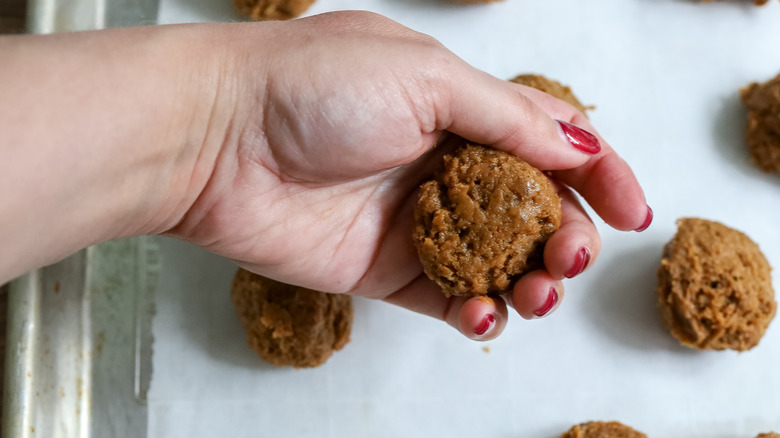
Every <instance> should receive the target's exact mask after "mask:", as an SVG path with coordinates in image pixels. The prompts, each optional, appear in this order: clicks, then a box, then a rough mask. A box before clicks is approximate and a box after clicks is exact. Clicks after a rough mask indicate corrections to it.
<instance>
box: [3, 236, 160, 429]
mask: <svg viewBox="0 0 780 438" xmlns="http://www.w3.org/2000/svg"><path fill="white" fill-rule="evenodd" d="M159 271H160V269H159V258H158V253H157V246H156V244H155V242H154V241H153V239H152V238H148V237H143V238H132V239H123V240H118V241H113V242H108V243H104V244H101V245H98V246H95V247H91V248H88V249H86V250H83V251H80V252H79V253H77V254H75V255H73V256H71V257H68V258H67V259H65V260H63V261H61V262H59V263H56V264H54V265H52V266H48V267H45V268H42V269H38V270H35V271H32V272H29V273H27V274H25V275H23V276H22V277H20V278H18V279H17V280H15V281H13V282H12V283H11V287H10V295H9V304H8V306H9V309H13V311H11V312H9V319H8V332H7V347H6V348H7V354H6V374H5V394H4V400H3V409H4V411H3V436H4V437H7V438H17V437H41V436H44V437H50V438H58V437H83V438H88V437H130V436H132V437H144V436H146V406H145V401H146V392H147V390H148V386H149V381H150V378H151V353H152V335H151V322H152V316H153V315H154V302H153V295H154V289H155V284H156V281H157V280H156V279H157V277H158V274H159Z"/></svg>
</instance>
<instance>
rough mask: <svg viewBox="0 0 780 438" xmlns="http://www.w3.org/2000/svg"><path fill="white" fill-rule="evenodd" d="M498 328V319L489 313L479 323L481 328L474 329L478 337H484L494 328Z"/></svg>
mask: <svg viewBox="0 0 780 438" xmlns="http://www.w3.org/2000/svg"><path fill="white" fill-rule="evenodd" d="M495 326H496V317H495V315H493V314H492V313H488V314H487V315H485V317H484V318H482V322H481V323H479V326H477V328H475V329H474V334H475V335H477V336H482V335H484V334H485V333H487V332H489V331H490V330H491V329H492V328H493V327H495Z"/></svg>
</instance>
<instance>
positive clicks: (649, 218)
mask: <svg viewBox="0 0 780 438" xmlns="http://www.w3.org/2000/svg"><path fill="white" fill-rule="evenodd" d="M652 222H653V209H652V208H650V206H649V205H648V206H647V216H645V221H644V222H643V223H642V225H640V226H639V228H637V229H636V230H634V231H636V232H640V231H644V230H646V229H647V227H649V226H650V223H652Z"/></svg>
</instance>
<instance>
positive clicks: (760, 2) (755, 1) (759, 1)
mask: <svg viewBox="0 0 780 438" xmlns="http://www.w3.org/2000/svg"><path fill="white" fill-rule="evenodd" d="M701 1H703V2H708V3H709V2H711V1H714V0H701ZM767 3H769V0H753V4H755V5H758V6H763V5H765V4H767Z"/></svg>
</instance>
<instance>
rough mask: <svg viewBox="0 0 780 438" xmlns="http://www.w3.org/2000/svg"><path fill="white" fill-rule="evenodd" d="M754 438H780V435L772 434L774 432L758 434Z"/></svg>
mask: <svg viewBox="0 0 780 438" xmlns="http://www.w3.org/2000/svg"><path fill="white" fill-rule="evenodd" d="M756 438H780V433H774V432H767V433H759V434H758V435H756Z"/></svg>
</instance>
